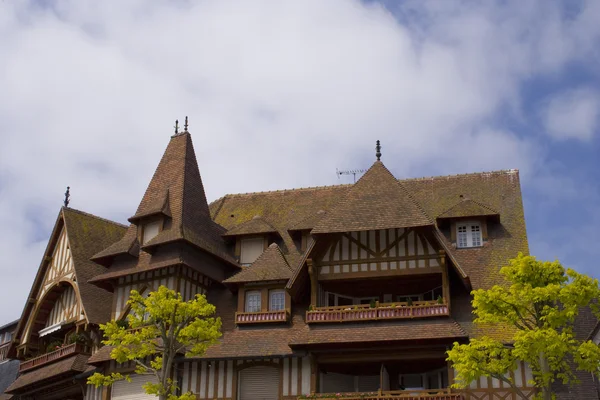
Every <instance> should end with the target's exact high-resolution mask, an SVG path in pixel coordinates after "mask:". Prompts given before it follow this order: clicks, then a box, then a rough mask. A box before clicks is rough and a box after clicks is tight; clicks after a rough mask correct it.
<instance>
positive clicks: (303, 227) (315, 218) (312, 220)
mask: <svg viewBox="0 0 600 400" xmlns="http://www.w3.org/2000/svg"><path fill="white" fill-rule="evenodd" d="M326 213H327V212H326V211H325V210H319V211H317V212H316V213H312V214H310V215H309V216H308V217H306V218H305V219H303V220H302V221H299V222H298V223H296V224H294V225H293V226H291V227H290V228H289V229H288V231H290V232H294V231H310V230H312V229H313V228H314V227H315V226H317V224H318V223H319V221H321V219H323V217H324V216H325V214H326Z"/></svg>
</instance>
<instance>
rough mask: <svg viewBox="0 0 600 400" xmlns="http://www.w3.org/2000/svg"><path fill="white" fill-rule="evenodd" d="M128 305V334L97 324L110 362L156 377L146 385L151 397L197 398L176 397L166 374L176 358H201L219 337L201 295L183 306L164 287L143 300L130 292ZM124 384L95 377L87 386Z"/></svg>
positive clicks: (218, 325) (178, 296) (120, 328)
mask: <svg viewBox="0 0 600 400" xmlns="http://www.w3.org/2000/svg"><path fill="white" fill-rule="evenodd" d="M128 304H129V305H130V307H131V311H130V313H129V315H128V316H127V320H128V322H129V329H127V328H125V327H123V326H119V325H118V324H117V322H116V321H111V322H109V323H107V324H105V325H100V328H101V329H102V330H103V332H104V336H105V340H104V341H103V343H104V344H105V345H108V346H114V348H113V349H112V352H111V355H110V356H111V358H112V359H114V360H116V361H117V362H119V363H123V362H127V361H134V362H135V364H136V370H135V372H136V374H143V375H150V376H154V377H156V378H157V379H158V383H146V384H145V385H144V389H145V390H146V393H148V394H155V395H157V396H158V397H159V399H161V400H163V399H168V400H176V399H177V400H189V399H195V397H194V395H193V394H191V393H187V394H183V395H181V396H176V395H175V392H176V390H177V387H176V385H175V383H174V382H173V381H172V380H171V379H169V373H170V371H171V368H172V366H173V361H174V359H175V357H176V356H177V355H178V354H181V353H183V352H185V355H186V356H187V357H197V356H200V355H202V354H204V353H205V351H206V349H207V348H208V347H209V346H210V345H211V344H213V343H215V342H216V341H217V339H218V338H219V337H220V336H221V319H220V318H215V317H214V314H215V306H213V305H212V304H210V303H208V301H207V300H206V297H205V296H204V295H196V298H195V299H193V300H190V301H187V302H185V301H183V300H182V298H181V294H180V293H177V292H175V291H173V290H170V289H168V288H166V287H164V286H161V287H159V288H158V290H157V291H156V292H151V293H149V294H148V296H147V297H146V298H144V297H143V296H142V295H141V294H140V293H139V292H137V291H136V290H132V291H131V297H130V298H129V301H128ZM122 379H128V380H129V377H128V376H123V375H121V374H111V375H103V374H100V373H95V374H94V375H92V376H91V377H90V378H88V383H89V384H93V385H95V386H96V387H98V386H108V385H111V384H113V383H114V382H115V381H117V380H122Z"/></svg>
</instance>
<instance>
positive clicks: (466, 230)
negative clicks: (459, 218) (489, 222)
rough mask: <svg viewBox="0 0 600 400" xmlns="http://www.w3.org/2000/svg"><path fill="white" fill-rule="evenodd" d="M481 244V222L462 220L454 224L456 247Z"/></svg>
mask: <svg viewBox="0 0 600 400" xmlns="http://www.w3.org/2000/svg"><path fill="white" fill-rule="evenodd" d="M481 244H482V238H481V224H480V223H479V222H463V223H457V224H456V247H458V248H459V249H464V248H468V247H480V246H481Z"/></svg>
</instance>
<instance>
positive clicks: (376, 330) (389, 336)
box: [290, 318, 468, 348]
mask: <svg viewBox="0 0 600 400" xmlns="http://www.w3.org/2000/svg"><path fill="white" fill-rule="evenodd" d="M467 338H468V335H467V333H466V332H465V331H464V330H463V329H462V327H461V326H460V325H459V324H458V323H457V322H456V321H454V320H453V319H451V318H439V319H427V320H413V321H399V322H397V323H389V322H388V323H385V324H380V323H368V324H366V323H363V324H339V325H327V326H325V325H322V326H315V327H310V328H309V329H305V330H304V331H303V332H302V333H300V334H299V335H296V336H295V338H294V339H292V340H291V341H290V346H291V347H292V348H300V347H304V348H307V347H324V346H331V345H334V344H335V345H369V346H373V345H382V344H390V343H395V342H417V341H418V342H423V341H431V340H457V339H467Z"/></svg>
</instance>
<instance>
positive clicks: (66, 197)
mask: <svg viewBox="0 0 600 400" xmlns="http://www.w3.org/2000/svg"><path fill="white" fill-rule="evenodd" d="M70 198H71V188H70V187H69V186H67V191H66V192H65V207H69V199H70Z"/></svg>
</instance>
